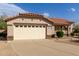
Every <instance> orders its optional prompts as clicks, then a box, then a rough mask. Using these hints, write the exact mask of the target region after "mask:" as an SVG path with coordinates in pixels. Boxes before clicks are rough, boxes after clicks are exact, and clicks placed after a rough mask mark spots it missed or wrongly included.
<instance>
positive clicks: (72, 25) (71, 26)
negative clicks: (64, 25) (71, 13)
mask: <svg viewBox="0 0 79 59" xmlns="http://www.w3.org/2000/svg"><path fill="white" fill-rule="evenodd" d="M73 28H74V23H73V24H71V25H70V26H69V28H68V32H69V34H70V33H72V32H73Z"/></svg>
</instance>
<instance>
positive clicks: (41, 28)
mask: <svg viewBox="0 0 79 59" xmlns="http://www.w3.org/2000/svg"><path fill="white" fill-rule="evenodd" d="M13 27H14V40H22V39H45V38H46V26H45V25H14V26H13Z"/></svg>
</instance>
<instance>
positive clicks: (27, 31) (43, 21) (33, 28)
mask: <svg viewBox="0 0 79 59" xmlns="http://www.w3.org/2000/svg"><path fill="white" fill-rule="evenodd" d="M6 22H7V38H8V39H9V38H13V39H14V40H22V39H46V38H47V36H51V35H53V34H55V33H56V31H58V30H63V31H64V33H65V34H70V33H71V32H72V29H73V22H70V21H68V20H65V19H59V18H48V17H45V16H43V15H39V14H34V13H25V14H19V15H17V16H14V17H10V18H7V19H6Z"/></svg>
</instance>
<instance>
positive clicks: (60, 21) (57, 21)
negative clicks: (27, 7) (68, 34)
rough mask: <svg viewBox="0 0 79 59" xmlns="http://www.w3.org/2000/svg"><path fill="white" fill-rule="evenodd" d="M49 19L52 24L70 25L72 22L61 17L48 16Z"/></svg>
mask: <svg viewBox="0 0 79 59" xmlns="http://www.w3.org/2000/svg"><path fill="white" fill-rule="evenodd" d="M49 21H51V22H53V23H54V25H70V24H72V23H73V22H71V21H68V20H66V19H62V18H50V19H49Z"/></svg>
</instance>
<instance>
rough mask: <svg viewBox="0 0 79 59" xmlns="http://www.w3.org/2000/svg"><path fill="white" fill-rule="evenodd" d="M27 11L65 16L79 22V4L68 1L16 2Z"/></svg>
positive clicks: (58, 16)
mask: <svg viewBox="0 0 79 59" xmlns="http://www.w3.org/2000/svg"><path fill="white" fill-rule="evenodd" d="M15 5H17V6H19V7H20V8H22V9H23V10H25V11H28V12H33V13H39V14H43V15H46V16H48V17H50V18H65V19H68V20H72V21H76V22H77V21H78V22H79V4H77V3H76V4H68V3H16V4H15Z"/></svg>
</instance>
